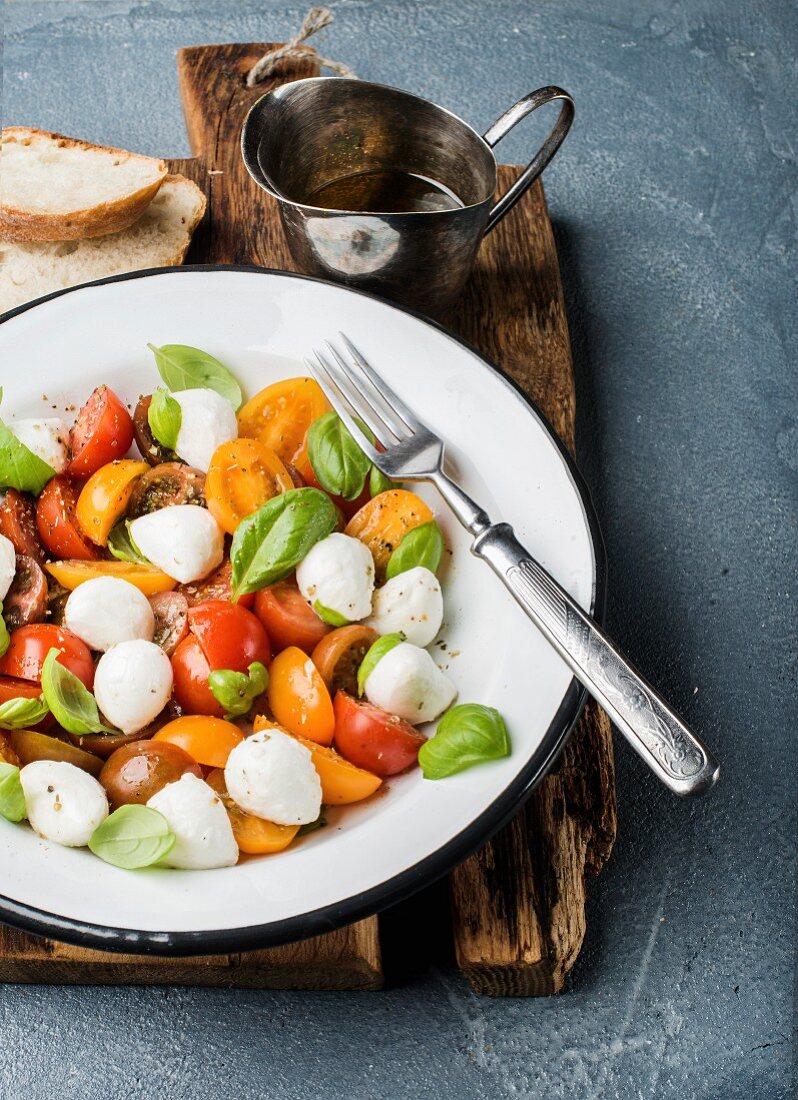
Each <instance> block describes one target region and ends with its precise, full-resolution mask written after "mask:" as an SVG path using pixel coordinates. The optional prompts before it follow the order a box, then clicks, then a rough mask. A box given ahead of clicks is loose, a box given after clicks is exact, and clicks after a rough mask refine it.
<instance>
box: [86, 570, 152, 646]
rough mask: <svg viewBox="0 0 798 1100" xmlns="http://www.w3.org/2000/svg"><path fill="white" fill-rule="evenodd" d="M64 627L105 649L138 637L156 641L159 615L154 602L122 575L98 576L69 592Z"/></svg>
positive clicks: (87, 642)
mask: <svg viewBox="0 0 798 1100" xmlns="http://www.w3.org/2000/svg"><path fill="white" fill-rule="evenodd" d="M64 626H65V627H67V629H68V630H71V631H72V633H73V634H77V636H78V637H79V638H80V639H81V640H82V641H84V642H85V643H86V645H87V646H88V647H89V649H98V650H100V651H102V652H105V650H106V649H110V648H111V646H112V645H117V644H118V643H119V642H129V641H132V640H133V639H134V638H143V639H144V641H146V642H151V641H152V636H153V633H154V632H155V616H154V615H153V613H152V608H151V607H150V601H149V600H148V599H147V597H146V596H145V595H144V593H143V592H140V591H139V590H138V588H136V587H135V585H132V584H130V582H129V581H123V580H122V579H121V578H120V577H94V578H93V579H92V580H90V581H84V583H83V584H79V585H78V587H77V588H76V589H75V590H74V591H73V592H71V593H70V594H69V598H68V599H67V602H66V605H65V607H64Z"/></svg>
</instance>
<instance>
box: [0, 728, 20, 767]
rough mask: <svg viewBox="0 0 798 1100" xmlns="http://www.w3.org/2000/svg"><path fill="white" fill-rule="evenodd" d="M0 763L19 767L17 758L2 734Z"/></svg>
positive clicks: (0, 738) (0, 734)
mask: <svg viewBox="0 0 798 1100" xmlns="http://www.w3.org/2000/svg"><path fill="white" fill-rule="evenodd" d="M0 763H2V764H12V765H13V766H14V767H15V768H18V767H19V757H18V756H17V754H16V753H15V752H14V750H13V749H12V748H11V742H10V741H9V740H8V738H7V737H6V735H5V734H4V733H0Z"/></svg>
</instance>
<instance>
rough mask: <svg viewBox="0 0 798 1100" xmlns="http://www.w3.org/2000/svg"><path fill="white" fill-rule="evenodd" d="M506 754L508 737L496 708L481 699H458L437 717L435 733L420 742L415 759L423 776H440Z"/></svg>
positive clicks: (439, 777)
mask: <svg viewBox="0 0 798 1100" xmlns="http://www.w3.org/2000/svg"><path fill="white" fill-rule="evenodd" d="M509 755H510V738H509V736H508V734H507V727H506V726H505V724H504V719H503V718H502V716H501V715H500V714H499V712H498V711H497V710H494V708H493V707H483V706H482V704H481V703H461V704H460V705H459V706H456V707H452V709H451V710H450V711H447V713H446V714H444V716H443V718H441V720H440V722H439V723H438V729H437V731H436V732H435V736H434V737H431V738H430V740H429V741H427V742H426V743H425V744H423V745H422V746H421V750H420V752H419V754H418V762H419V764H420V765H421V771H422V772H423V775H424V778H425V779H444V778H445V777H446V776H447V775H456V773H457V772H462V771H465V769H466V768H472V767H473V766H474V765H475V764H484V763H486V762H487V761H488V760H499V759H501V757H503V756H509Z"/></svg>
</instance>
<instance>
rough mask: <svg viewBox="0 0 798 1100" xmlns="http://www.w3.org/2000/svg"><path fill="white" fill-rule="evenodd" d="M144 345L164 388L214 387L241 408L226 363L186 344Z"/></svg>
mask: <svg viewBox="0 0 798 1100" xmlns="http://www.w3.org/2000/svg"><path fill="white" fill-rule="evenodd" d="M147 347H148V348H149V349H150V351H151V352H152V353H153V355H154V356H155V365H156V366H157V368H158V373H159V374H160V376H161V378H162V379H163V382H164V385H165V386H166V387H167V389H170V390H171V391H172V392H173V393H174V391H175V390H215V391H216V392H217V393H218V394H221V396H222V397H224V398H225V399H226V400H227V401H229V402H230V404H231V405H232V406H233V408H234V409H236V411H237V410H238V409H240V407H241V402H242V400H243V396H242V394H241V387H240V386H239V384H238V382H236V380H235V378H234V377H233V375H232V374H231V373H230V371H229V370H228V369H227V367H226V366H225V365H224V364H223V363H220V362H219V360H218V359H214V357H213V356H212V355H209V354H208V353H207V351H200V349H199V348H192V347H189V346H188V345H187V344H164V345H163V347H160V348H157V347H156V346H155V345H154V344H147ZM150 427H152V424H150Z"/></svg>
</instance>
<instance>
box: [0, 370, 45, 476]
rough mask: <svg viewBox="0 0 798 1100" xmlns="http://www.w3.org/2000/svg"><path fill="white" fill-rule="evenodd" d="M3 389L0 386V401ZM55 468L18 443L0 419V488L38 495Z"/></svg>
mask: <svg viewBox="0 0 798 1100" xmlns="http://www.w3.org/2000/svg"><path fill="white" fill-rule="evenodd" d="M2 400H3V389H2V386H0V401H2ZM51 477H55V470H54V469H53V468H52V466H50V465H49V464H48V463H47V462H45V461H44V459H42V458H39V456H38V455H35V454H34V453H33V451H32V450H31V449H30V448H29V447H26V446H25V444H24V443H20V441H19V440H18V439H17V437H16V436H15V435H14V433H13V432H12V431H11V429H10V428H9V427H8V426H7V425H6V424H4V423H3V421H2V420H0V488H2V489H19V491H20V492H21V493H33V495H34V496H36V497H37V496H38V495H39V493H40V492H41V491H42V489H43V488H44V487H45V485H46V484H47V482H48V481H49V480H50V478H51Z"/></svg>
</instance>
